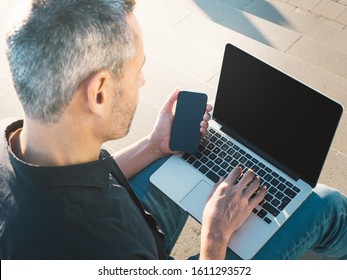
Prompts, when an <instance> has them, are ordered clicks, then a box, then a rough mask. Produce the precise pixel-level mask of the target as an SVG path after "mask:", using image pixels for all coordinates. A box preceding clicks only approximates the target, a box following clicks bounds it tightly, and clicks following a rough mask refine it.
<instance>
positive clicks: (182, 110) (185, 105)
mask: <svg viewBox="0 0 347 280" xmlns="http://www.w3.org/2000/svg"><path fill="white" fill-rule="evenodd" d="M206 103H207V95H206V94H204V93H197V92H189V91H181V92H180V93H179V94H178V98H177V106H176V113H175V116H174V120H173V124H172V131H171V138H170V149H171V150H173V151H181V152H188V153H191V154H194V153H196V152H197V151H198V148H199V141H200V136H201V135H200V123H201V121H202V119H203V116H204V113H205V110H206Z"/></svg>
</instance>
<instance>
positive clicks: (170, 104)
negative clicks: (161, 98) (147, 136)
mask: <svg viewBox="0 0 347 280" xmlns="http://www.w3.org/2000/svg"><path fill="white" fill-rule="evenodd" d="M179 92H180V90H179V89H178V88H176V89H175V90H174V91H173V92H172V93H171V95H170V96H169V98H168V99H167V100H166V101H165V103H164V106H163V107H162V109H161V112H162V113H172V111H173V108H174V106H175V104H176V102H177V97H178V94H179Z"/></svg>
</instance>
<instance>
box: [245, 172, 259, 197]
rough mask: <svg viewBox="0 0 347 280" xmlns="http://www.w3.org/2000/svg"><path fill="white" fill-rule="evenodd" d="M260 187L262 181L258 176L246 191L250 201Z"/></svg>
mask: <svg viewBox="0 0 347 280" xmlns="http://www.w3.org/2000/svg"><path fill="white" fill-rule="evenodd" d="M259 186H260V179H259V177H258V176H255V177H254V179H253V181H252V182H251V183H250V184H249V186H248V188H246V189H245V190H244V192H243V193H244V195H245V196H246V197H248V199H249V198H250V197H251V195H252V194H253V193H255V192H256V191H257V190H258V188H259Z"/></svg>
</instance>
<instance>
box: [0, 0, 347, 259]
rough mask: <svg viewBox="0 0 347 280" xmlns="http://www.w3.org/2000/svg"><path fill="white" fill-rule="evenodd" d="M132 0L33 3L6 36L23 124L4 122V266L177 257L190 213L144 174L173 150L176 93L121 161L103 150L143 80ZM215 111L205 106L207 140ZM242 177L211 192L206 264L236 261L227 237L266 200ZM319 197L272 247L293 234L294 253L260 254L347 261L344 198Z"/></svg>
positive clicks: (123, 122) (235, 174)
mask: <svg viewBox="0 0 347 280" xmlns="http://www.w3.org/2000/svg"><path fill="white" fill-rule="evenodd" d="M134 2H135V1H131V0H93V1H88V0H47V1H35V3H34V4H33V8H32V11H31V13H30V15H29V17H28V18H27V19H26V21H25V22H24V24H23V25H22V26H21V27H20V28H19V29H18V30H17V31H15V32H14V33H13V34H12V35H11V36H10V37H9V39H8V59H9V62H10V67H11V71H12V75H13V81H14V85H15V88H16V91H17V94H18V96H19V99H20V101H21V104H22V106H23V109H24V112H25V118H24V121H13V120H12V121H11V120H8V119H7V120H3V121H2V122H1V124H0V126H1V129H2V131H4V134H3V137H2V138H1V148H0V150H1V152H0V158H1V163H2V164H1V166H0V168H1V170H0V190H1V191H0V201H1V214H0V228H1V231H0V257H1V258H2V259H164V258H168V257H169V255H170V252H171V249H172V247H173V245H174V244H175V242H176V240H177V238H178V236H179V234H180V231H181V229H182V228H183V226H184V223H185V221H186V219H187V213H185V212H184V211H183V210H182V209H180V208H179V207H178V206H176V205H174V204H173V203H172V202H171V201H170V200H169V199H168V198H167V197H166V196H164V195H162V194H161V193H160V192H159V191H158V190H157V189H156V188H155V187H154V186H153V185H151V184H150V183H149V180H148V177H149V175H150V174H151V173H153V171H154V170H155V169H156V168H158V166H159V165H160V164H161V163H162V162H163V160H165V159H161V158H163V157H164V156H167V155H170V154H172V153H174V151H171V150H170V149H169V146H168V142H169V139H170V130H171V124H172V119H173V114H174V113H173V112H174V106H175V102H176V100H177V94H178V91H177V90H176V91H175V92H174V93H173V94H172V95H171V96H170V98H169V99H168V101H167V102H166V103H165V104H164V106H163V108H162V109H161V111H160V113H159V116H158V119H157V122H156V124H155V126H154V129H153V131H152V132H151V133H150V135H148V136H147V137H145V138H143V139H141V140H139V141H138V142H137V143H135V144H133V145H132V146H130V147H128V148H126V149H124V150H121V151H118V152H116V153H115V154H114V155H113V156H110V154H109V153H108V152H107V151H106V150H104V149H103V148H102V145H103V143H104V142H106V141H108V140H114V139H119V138H122V137H124V136H125V135H126V134H127V132H128V130H129V127H130V124H131V121H132V119H133V116H134V113H135V110H136V106H137V103H138V98H139V96H138V94H139V93H138V91H139V88H140V87H142V86H143V85H144V83H145V80H144V77H143V74H142V70H141V69H142V66H143V64H144V61H145V55H144V47H143V40H142V35H141V30H140V27H139V24H138V22H137V20H136V18H135V16H134V15H133V13H132V11H133V8H134V4H135V3H134ZM211 109H212V108H211V106H209V105H208V106H207V108H206V114H205V116H204V119H203V120H202V122H201V133H202V134H205V133H206V129H207V127H208V121H209V112H210V111H211ZM116 163H117V164H116ZM119 167H120V168H119ZM241 172H242V170H241V169H240V168H235V169H234V170H233V171H232V172H231V173H230V174H229V175H228V177H227V178H225V179H224V178H221V180H220V181H219V182H218V183H217V184H216V185H215V187H214V189H213V190H212V192H211V194H210V197H209V199H208V202H207V204H206V207H205V210H204V216H203V224H202V233H201V250H200V258H201V259H222V258H225V256H226V252H227V257H229V258H235V257H236V256H235V255H233V254H232V253H231V252H230V251H227V243H228V240H229V239H230V237H231V235H232V234H233V232H235V231H236V230H237V229H238V228H239V227H240V226H241V225H242V223H243V222H244V221H245V219H246V218H247V217H248V216H249V214H250V213H251V211H252V209H253V208H254V207H255V206H256V205H257V204H258V203H259V202H261V201H262V200H263V199H264V197H265V195H266V187H260V189H259V191H258V193H257V195H256V196H255V197H254V198H253V199H250V197H251V195H252V194H253V193H254V192H255V191H257V190H258V188H259V186H260V180H259V178H258V177H257V176H255V174H254V173H253V171H251V170H248V171H244V172H245V174H244V176H243V177H242V179H241V180H240V181H239V182H238V178H239V177H240V175H241ZM126 178H128V179H131V183H132V187H133V190H134V191H135V193H136V195H137V196H136V195H135V194H134V192H133V190H132V188H131V187H130V186H129V185H128V182H127V180H126ZM246 186H248V188H247V189H246V190H245V188H246ZM316 189H317V193H316V194H315V195H313V196H312V198H310V199H308V201H307V202H306V203H305V204H304V205H303V207H302V210H301V212H303V213H305V215H306V217H305V218H303V219H302V220H300V216H295V217H293V219H292V220H293V221H288V222H287V224H289V223H290V222H292V223H297V224H304V226H303V227H302V229H297V228H296V227H294V228H293V229H290V228H289V227H287V228H285V227H284V229H283V230H280V232H279V233H278V234H276V236H275V237H274V238H273V239H272V240H275V239H276V238H277V239H279V238H280V239H283V238H284V237H283V236H285V237H286V240H287V241H288V242H287V244H285V245H282V247H276V246H274V245H273V243H272V241H270V242H269V243H268V244H267V245H266V246H265V247H264V249H262V251H261V252H260V253H259V254H258V255H257V256H256V257H258V258H295V257H298V256H299V255H300V254H302V253H303V252H305V251H306V250H308V249H311V248H316V249H317V250H322V251H324V252H325V253H327V254H330V255H331V256H334V257H337V258H346V256H347V239H346V234H345V232H346V228H347V227H346V211H347V210H346V209H347V199H346V197H344V196H343V195H341V194H340V193H338V192H336V191H334V190H332V189H329V188H327V187H317V188H316ZM137 197H139V199H140V200H141V202H142V204H141V203H140V202H139V200H138V198H137ZM313 204H316V206H315V211H313V209H312V207H311V206H312V205H313ZM142 205H143V206H142ZM319 206H321V207H319ZM143 207H144V208H145V209H146V210H147V211H149V212H150V213H152V214H153V216H154V217H155V219H156V220H154V219H153V217H152V216H151V215H150V214H148V212H147V211H145V210H144V209H143ZM316 208H317V209H316ZM301 212H299V214H298V215H302V213H301ZM317 212H318V213H317ZM298 217H299V218H298ZM322 220H324V223H321V221H322ZM303 230H305V232H306V234H305V235H304V236H302V235H301V231H303ZM162 231H163V232H164V234H165V236H164V235H163V233H162ZM307 236H309V237H310V238H308V237H307ZM296 244H297V245H296ZM285 246H286V248H285Z"/></svg>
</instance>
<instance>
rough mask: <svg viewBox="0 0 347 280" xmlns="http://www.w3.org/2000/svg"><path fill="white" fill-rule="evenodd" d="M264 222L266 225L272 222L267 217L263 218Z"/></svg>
mask: <svg viewBox="0 0 347 280" xmlns="http://www.w3.org/2000/svg"><path fill="white" fill-rule="evenodd" d="M264 221H265V222H266V223H267V224H271V222H272V221H271V220H270V219H269V218H268V217H265V218H264Z"/></svg>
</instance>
